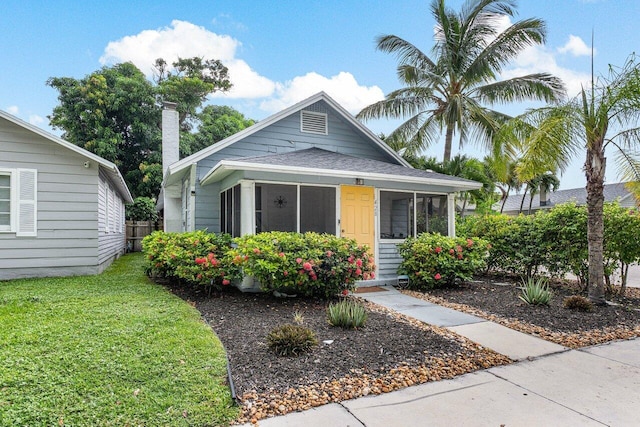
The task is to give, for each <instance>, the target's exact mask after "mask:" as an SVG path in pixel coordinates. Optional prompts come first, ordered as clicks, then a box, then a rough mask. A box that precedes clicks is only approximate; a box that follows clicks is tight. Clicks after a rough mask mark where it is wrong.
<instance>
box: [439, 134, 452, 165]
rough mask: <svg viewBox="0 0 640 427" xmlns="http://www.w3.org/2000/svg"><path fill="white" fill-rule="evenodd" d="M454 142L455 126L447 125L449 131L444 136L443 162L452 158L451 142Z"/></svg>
mask: <svg viewBox="0 0 640 427" xmlns="http://www.w3.org/2000/svg"><path fill="white" fill-rule="evenodd" d="M452 142H453V126H448V127H447V133H446V134H445V138H444V158H443V159H442V162H443V163H444V162H448V161H449V160H451V143H452Z"/></svg>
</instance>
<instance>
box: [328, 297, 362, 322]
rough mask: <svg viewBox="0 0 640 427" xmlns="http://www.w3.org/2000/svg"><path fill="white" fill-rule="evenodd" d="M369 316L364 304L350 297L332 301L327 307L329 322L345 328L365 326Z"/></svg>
mask: <svg viewBox="0 0 640 427" xmlns="http://www.w3.org/2000/svg"><path fill="white" fill-rule="evenodd" d="M367 317H368V314H367V310H366V309H365V308H364V306H362V305H361V304H358V303H357V302H355V301H353V300H350V299H343V300H341V301H339V302H337V303H335V304H333V303H331V304H329V307H328V308H327V318H328V319H329V323H330V324H331V325H333V326H339V327H341V328H344V329H357V328H361V327H363V326H364V324H365V323H366V321H367Z"/></svg>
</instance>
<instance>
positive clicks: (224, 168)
mask: <svg viewBox="0 0 640 427" xmlns="http://www.w3.org/2000/svg"><path fill="white" fill-rule="evenodd" d="M238 170H242V171H258V172H279V173H291V174H296V175H311V176H329V177H339V178H354V179H355V178H366V179H373V180H380V181H393V182H405V183H413V184H427V185H440V186H446V187H450V188H451V192H452V193H454V192H458V191H467V190H477V189H479V188H482V184H480V183H479V182H470V181H456V180H451V179H447V180H442V179H437V178H423V177H414V176H405V175H392V174H383V173H374V172H357V171H348V170H343V171H337V170H333V169H317V168H304V167H298V166H282V165H264V164H256V163H249V162H243V161H237V160H221V161H220V162H218V164H216V165H215V166H214V167H213V168H211V170H210V171H209V172H207V174H206V175H205V176H204V177H203V178H202V179H201V180H200V185H201V186H204V185H207V184H209V183H211V182H216V181H218V180H220V179H222V178H224V177H225V176H226V175H228V174H230V173H231V172H234V171H238Z"/></svg>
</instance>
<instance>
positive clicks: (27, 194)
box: [16, 169, 38, 237]
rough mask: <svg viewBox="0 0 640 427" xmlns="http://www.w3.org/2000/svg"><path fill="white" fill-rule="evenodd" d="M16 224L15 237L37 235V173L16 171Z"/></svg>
mask: <svg viewBox="0 0 640 427" xmlns="http://www.w3.org/2000/svg"><path fill="white" fill-rule="evenodd" d="M17 175H18V206H17V208H18V224H17V230H16V236H27V237H28V236H36V235H37V234H38V203H37V198H38V171H37V170H36V169H18V174H17Z"/></svg>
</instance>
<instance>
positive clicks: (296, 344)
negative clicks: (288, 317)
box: [267, 325, 318, 356]
mask: <svg viewBox="0 0 640 427" xmlns="http://www.w3.org/2000/svg"><path fill="white" fill-rule="evenodd" d="M267 344H268V346H269V348H270V349H271V350H272V351H273V352H274V353H275V354H277V355H278V356H298V355H300V354H303V353H306V352H307V351H309V350H311V349H312V348H313V347H315V346H316V345H318V340H317V338H316V335H315V334H314V333H313V331H312V330H311V329H309V328H305V327H304V326H301V325H282V326H278V327H276V328H275V329H273V330H272V331H271V332H269V335H267Z"/></svg>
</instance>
